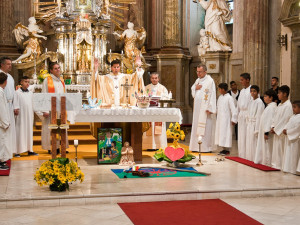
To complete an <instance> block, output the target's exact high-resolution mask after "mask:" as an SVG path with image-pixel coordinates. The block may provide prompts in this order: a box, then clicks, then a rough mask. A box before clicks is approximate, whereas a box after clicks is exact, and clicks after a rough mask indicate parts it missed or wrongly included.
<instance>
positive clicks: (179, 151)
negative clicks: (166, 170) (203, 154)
mask: <svg viewBox="0 0 300 225" xmlns="http://www.w3.org/2000/svg"><path fill="white" fill-rule="evenodd" d="M167 137H168V138H173V144H172V145H171V146H169V147H166V148H165V149H162V148H160V149H159V150H158V151H157V152H156V153H155V155H154V158H156V159H157V160H158V161H159V162H161V161H163V160H164V161H167V162H169V163H173V162H179V163H185V162H188V161H191V160H192V159H194V158H195V157H194V156H193V155H192V154H191V153H190V151H189V150H186V149H183V148H180V146H179V144H178V141H179V139H180V140H182V141H183V140H184V139H185V134H184V131H183V130H181V129H180V124H179V123H175V125H174V124H173V123H171V124H170V126H169V129H168V130H167Z"/></svg>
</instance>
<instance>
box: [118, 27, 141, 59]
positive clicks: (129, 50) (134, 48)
mask: <svg viewBox="0 0 300 225" xmlns="http://www.w3.org/2000/svg"><path fill="white" fill-rule="evenodd" d="M127 27H128V29H126V30H123V29H122V28H120V27H118V28H117V30H119V31H123V33H122V34H119V33H118V32H117V31H115V32H114V33H113V34H114V35H115V36H117V38H118V39H119V40H123V39H124V40H125V45H124V52H125V59H128V60H129V61H130V62H131V63H136V60H137V59H139V58H140V59H141V60H142V62H143V63H144V64H146V62H145V59H144V57H143V55H142V53H141V51H140V50H139V49H138V47H139V46H142V45H143V44H144V42H145V39H146V31H145V29H144V28H143V27H142V28H141V29H140V30H138V31H136V30H134V29H133V28H134V24H133V23H131V22H128V24H127Z"/></svg>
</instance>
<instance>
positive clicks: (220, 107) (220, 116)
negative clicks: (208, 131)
mask: <svg viewBox="0 0 300 225" xmlns="http://www.w3.org/2000/svg"><path fill="white" fill-rule="evenodd" d="M218 87H219V93H220V94H221V95H220V97H219V98H218V102H217V122H216V131H215V132H216V133H215V144H216V145H218V146H220V147H223V150H222V151H221V152H220V154H226V155H227V154H229V153H230V151H229V150H228V148H231V146H232V125H235V124H236V123H237V110H236V108H235V105H234V100H233V98H232V97H231V96H230V95H229V93H227V90H228V84H226V83H221V84H219V86H218Z"/></svg>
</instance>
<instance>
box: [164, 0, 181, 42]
mask: <svg viewBox="0 0 300 225" xmlns="http://www.w3.org/2000/svg"><path fill="white" fill-rule="evenodd" d="M179 4H180V3H179V1H178V0H165V1H164V9H165V11H164V40H163V44H164V46H180V45H181V33H180V31H181V25H180V6H179Z"/></svg>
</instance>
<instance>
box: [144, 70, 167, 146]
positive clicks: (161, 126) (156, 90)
mask: <svg viewBox="0 0 300 225" xmlns="http://www.w3.org/2000/svg"><path fill="white" fill-rule="evenodd" d="M150 81H151V84H149V85H147V86H146V87H145V90H146V93H149V94H151V95H152V96H155V97H166V96H168V90H167V88H166V87H165V86H163V85H162V84H160V83H159V74H158V73H157V72H155V73H152V74H151V75H150ZM166 147H167V134H166V123H165V122H155V123H154V122H151V123H150V128H149V130H148V131H146V132H144V134H143V149H158V148H166Z"/></svg>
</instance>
